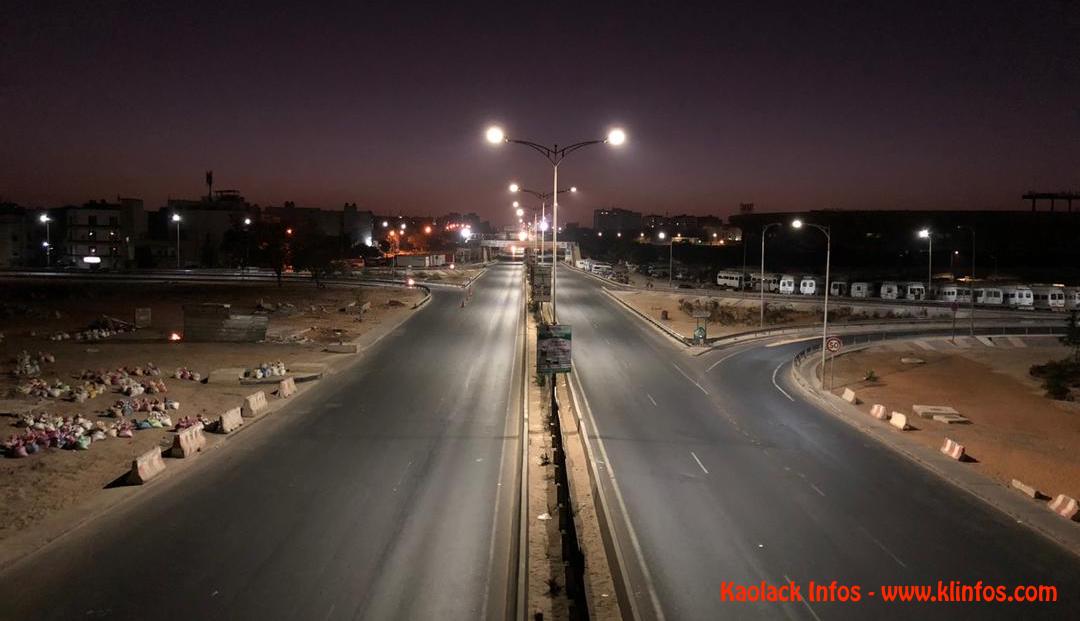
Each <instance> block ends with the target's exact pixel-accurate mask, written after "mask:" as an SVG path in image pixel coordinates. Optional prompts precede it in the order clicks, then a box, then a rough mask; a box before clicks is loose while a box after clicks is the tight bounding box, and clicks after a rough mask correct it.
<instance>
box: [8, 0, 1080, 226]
mask: <svg viewBox="0 0 1080 621" xmlns="http://www.w3.org/2000/svg"><path fill="white" fill-rule="evenodd" d="M406 4H407V3H405V2H401V3H386V4H382V3H379V4H372V3H363V2H353V3H343V5H342V7H341V8H339V9H318V10H317V9H315V8H313V5H311V6H309V5H306V4H305V5H300V6H294V7H284V6H282V5H278V7H279V8H272V9H271V8H267V7H269V6H270V5H269V4H266V3H233V2H223V1H220V0H219V1H216V2H206V3H203V2H191V1H185V2H169V3H164V2H152V1H141V2H100V3H97V2H69V3H48V2H21V1H17V2H14V3H12V2H11V0H9V1H8V2H6V3H5V9H4V16H3V18H2V19H0V39H2V42H0V46H2V48H0V199H4V200H12V201H16V202H19V203H22V204H25V205H41V204H45V205H52V204H61V203H66V202H80V203H81V202H83V201H85V200H88V199H96V198H114V197H116V196H117V195H123V196H137V197H142V198H143V199H145V201H146V204H147V207H148V208H156V207H158V206H160V205H162V204H163V202H164V201H165V199H166V198H167V197H169V196H172V197H184V198H187V197H196V196H198V195H200V194H201V193H203V192H205V188H204V186H203V172H204V171H205V170H206V169H211V168H212V169H213V170H214V171H215V181H216V186H215V187H216V188H217V189H225V188H235V189H239V190H241V192H242V193H243V194H244V195H245V196H246V197H247V198H248V199H249V200H250V201H252V202H257V203H260V204H263V205H266V204H280V203H282V202H284V201H286V200H292V201H295V202H297V203H298V204H300V205H304V206H316V207H340V206H341V204H342V203H344V202H346V201H348V202H354V201H355V202H357V203H358V204H359V205H360V206H361V207H363V208H369V209H374V210H375V211H376V212H381V213H432V214H440V213H445V212H447V211H477V212H479V213H481V214H482V215H484V216H486V217H491V218H495V219H498V220H502V219H505V220H509V216H510V209H509V203H510V200H511V197H510V196H509V195H508V194H507V193H506V191H505V187H506V184H507V182H509V181H510V180H511V179H513V180H517V181H520V182H521V183H523V184H524V185H526V186H528V187H534V188H537V189H547V188H548V186H549V185H550V182H551V181H550V178H551V177H550V166H549V165H547V164H546V162H545V160H543V159H542V158H540V156H539V155H537V154H535V153H533V152H531V151H529V150H527V149H525V148H524V147H520V146H515V145H504V146H502V147H491V146H490V145H488V144H486V143H485V142H484V140H483V131H484V129H485V128H486V127H487V126H488V125H489V124H490V123H492V122H498V123H500V124H502V125H503V126H504V127H505V128H506V130H507V132H508V133H509V134H510V135H511V136H513V137H519V138H524V139H530V140H534V141H537V142H544V143H555V142H557V143H560V144H566V143H571V142H576V141H580V140H587V139H593V138H600V137H602V136H604V135H605V134H606V131H607V129H608V128H610V127H613V126H616V125H619V126H622V127H624V128H625V129H626V131H627V133H628V135H629V137H630V141H629V143H628V144H627V145H626V147H624V148H623V149H620V150H615V149H610V148H607V147H592V148H591V149H588V150H584V151H581V152H579V153H577V154H575V155H573V156H571V157H570V158H568V159H567V160H566V163H565V164H564V165H563V167H562V169H561V175H562V178H563V179H565V180H566V184H576V185H578V186H579V187H580V188H581V189H582V190H583V191H582V192H581V193H580V196H578V197H576V198H573V199H568V202H567V203H564V205H566V206H567V207H568V208H569V213H568V214H566V215H565V216H564V218H565V219H566V220H569V221H573V220H580V221H582V222H583V223H587V222H591V215H590V214H591V210H592V209H593V208H595V207H599V206H620V207H626V208H631V209H635V210H640V211H644V212H647V213H652V212H655V213H664V212H668V213H671V214H676V213H683V212H689V213H716V214H720V215H728V214H731V213H733V212H735V211H736V210H737V208H738V204H739V203H740V202H747V201H751V202H754V203H756V205H757V209H758V210H759V211H773V210H794V209H811V208H814V209H819V208H846V209H856V208H881V209H884V208H901V209H979V208H983V209H985V208H991V209H1002V208H1023V207H1024V204H1023V203H1022V201H1021V200H1020V199H1019V195H1020V194H1021V193H1022V192H1024V191H1025V190H1027V189H1040V190H1058V189H1066V188H1076V187H1077V186H1080V84H1078V82H1080V8H1078V6H1077V3H1068V2H1060V1H1047V2H1043V1H1037V0H1033V1H1023V2H998V3H993V2H985V1H984V2H941V1H938V2H927V3H922V2H892V3H877V2H845V3H832V4H830V5H829V7H830V8H822V7H821V6H817V5H818V3H813V2H797V3H795V2H793V3H775V4H774V3H768V2H745V3H734V2H712V3H701V4H700V5H696V6H695V5H691V4H686V3H677V2H656V3H639V4H635V5H634V6H631V5H630V4H622V3H610V4H607V3H585V2H578V3H567V4H560V3H549V2H532V3H528V4H527V5H524V4H522V3H510V2H505V3H498V4H494V5H490V6H486V7H483V6H481V5H478V4H477V5H466V4H457V3H423V4H413V5H412V6H411V8H408V7H406V6H405V5H406Z"/></svg>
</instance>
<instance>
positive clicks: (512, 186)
mask: <svg viewBox="0 0 1080 621" xmlns="http://www.w3.org/2000/svg"><path fill="white" fill-rule="evenodd" d="M520 189H521V186H519V185H518V184H516V183H511V184H510V191H511V192H517V191H518V190H520Z"/></svg>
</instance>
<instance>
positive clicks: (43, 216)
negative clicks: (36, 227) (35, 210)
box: [38, 213, 49, 222]
mask: <svg viewBox="0 0 1080 621" xmlns="http://www.w3.org/2000/svg"><path fill="white" fill-rule="evenodd" d="M38 220H41V221H42V222H48V221H49V215H48V214H44V213H43V214H41V216H40V217H39V218H38Z"/></svg>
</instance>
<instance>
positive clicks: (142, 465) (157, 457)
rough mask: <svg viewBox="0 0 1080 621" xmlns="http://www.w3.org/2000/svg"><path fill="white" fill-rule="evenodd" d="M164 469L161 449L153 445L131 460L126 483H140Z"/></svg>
mask: <svg viewBox="0 0 1080 621" xmlns="http://www.w3.org/2000/svg"><path fill="white" fill-rule="evenodd" d="M164 470H165V460H164V459H162V458H161V449H160V448H158V447H156V446H155V447H154V448H152V449H150V450H149V451H146V452H145V453H143V454H142V455H139V456H138V457H136V458H135V459H133V460H132V461H131V472H130V473H129V474H128V483H130V484H131V485H142V484H143V483H146V482H147V481H149V480H150V479H152V478H154V477H156V476H157V475H159V474H161V473H162V471H164Z"/></svg>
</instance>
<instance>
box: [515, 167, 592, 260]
mask: <svg viewBox="0 0 1080 621" xmlns="http://www.w3.org/2000/svg"><path fill="white" fill-rule="evenodd" d="M509 189H510V192H511V193H513V194H517V193H518V192H521V193H522V194H529V195H531V196H534V197H536V198H538V199H540V222H541V223H543V227H542V228H541V229H540V240H539V243H540V248H543V247H544V233H545V232H547V230H548V225H547V200H548V199H549V198H551V192H537V191H536V190H530V189H528V188H523V187H521V186H520V185H518V184H517V183H513V182H512V183H510V186H509ZM567 192H570V193H577V186H570V187H568V188H565V189H562V190H559V192H558V193H559V194H566V193H567ZM514 206H515V207H517V206H518V203H517V201H514ZM559 230H560V232H561V231H562V229H559ZM542 254H543V253H542V252H541V255H542ZM551 260H552V262H553V263H554V261H555V255H554V254H552V255H551Z"/></svg>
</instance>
